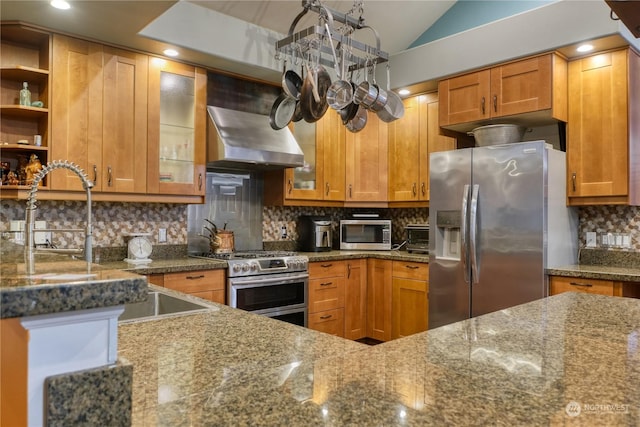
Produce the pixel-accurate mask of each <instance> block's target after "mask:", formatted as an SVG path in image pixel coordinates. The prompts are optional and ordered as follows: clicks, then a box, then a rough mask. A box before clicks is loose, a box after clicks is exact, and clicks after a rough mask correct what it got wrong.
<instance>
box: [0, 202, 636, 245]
mask: <svg viewBox="0 0 640 427" xmlns="http://www.w3.org/2000/svg"><path fill="white" fill-rule="evenodd" d="M0 206H2V209H1V210H0V218H1V219H2V221H1V222H0V232H6V231H8V230H9V227H10V220H22V219H24V215H25V209H24V207H25V202H24V201H15V200H2V201H1V202H0ZM92 209H93V235H94V246H96V247H114V246H124V244H125V243H124V239H123V233H124V232H133V231H136V232H148V233H151V235H152V240H153V241H154V242H156V244H157V237H158V230H159V229H160V228H166V229H167V244H169V245H186V244H187V206H186V205H182V204H160V203H115V202H94V203H93V206H92ZM353 211H354V209H343V208H317V207H274V206H265V207H263V211H262V212H263V227H262V239H263V240H264V241H280V240H295V239H296V238H297V232H296V220H297V218H298V217H299V216H300V215H328V216H329V217H331V219H332V221H333V222H334V232H335V233H334V234H335V235H336V237H337V231H338V222H339V221H340V219H342V218H345V217H347V216H349V215H350V214H351V213H352V212H353ZM373 211H380V213H381V215H383V216H385V217H388V218H390V219H391V220H392V226H393V242H394V243H399V242H401V241H402V240H403V239H404V234H403V233H404V226H405V225H407V224H410V223H424V222H427V221H428V218H429V209H428V208H398V209H379V210H373ZM85 217H86V211H85V203H84V202H70V201H40V202H38V211H37V213H36V219H37V220H45V221H47V226H48V227H49V228H82V227H83V226H84V220H85ZM579 221H580V222H579V230H578V235H579V238H580V244H581V245H582V246H584V242H585V239H586V233H587V232H589V231H595V232H597V233H606V232H611V233H625V234H629V235H630V236H631V248H630V250H631V251H635V252H640V207H637V206H587V207H582V208H580V209H579ZM283 226H284V227H285V229H286V238H285V239H283V238H282V231H283V230H282V227H283ZM83 242H84V237H83V236H82V235H81V234H75V233H54V235H53V236H52V243H53V244H55V245H56V246H58V247H61V248H68V247H81V246H82V244H83Z"/></svg>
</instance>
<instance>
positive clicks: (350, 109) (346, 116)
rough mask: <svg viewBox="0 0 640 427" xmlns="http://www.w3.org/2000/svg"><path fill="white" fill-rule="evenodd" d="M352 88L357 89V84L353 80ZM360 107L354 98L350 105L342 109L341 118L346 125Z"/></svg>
mask: <svg viewBox="0 0 640 427" xmlns="http://www.w3.org/2000/svg"><path fill="white" fill-rule="evenodd" d="M351 89H352V91H355V90H356V84H355V83H353V82H351ZM358 107H359V105H358V104H356V103H354V102H353V100H352V101H351V102H350V103H349V105H347V106H346V107H344V108H343V109H341V110H340V118H341V119H342V124H343V125H346V124H347V123H349V120H351V119H353V117H354V116H355V115H356V113H357V112H358Z"/></svg>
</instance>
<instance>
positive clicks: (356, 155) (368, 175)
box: [345, 114, 388, 203]
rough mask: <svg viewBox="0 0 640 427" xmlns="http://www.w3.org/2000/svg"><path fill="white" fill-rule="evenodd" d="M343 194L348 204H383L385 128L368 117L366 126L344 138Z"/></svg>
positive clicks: (385, 155)
mask: <svg viewBox="0 0 640 427" xmlns="http://www.w3.org/2000/svg"><path fill="white" fill-rule="evenodd" d="M346 144H347V145H346V162H345V164H346V172H345V179H346V181H345V182H346V195H345V203H348V202H386V201H387V194H388V189H387V187H388V150H387V148H388V126H387V124H386V123H385V122H383V121H382V120H380V119H378V117H377V116H376V115H375V114H369V116H368V119H367V126H365V128H364V129H363V130H361V131H360V132H357V133H352V132H347V135H346Z"/></svg>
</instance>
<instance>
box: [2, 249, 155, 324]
mask: <svg viewBox="0 0 640 427" xmlns="http://www.w3.org/2000/svg"><path fill="white" fill-rule="evenodd" d="M53 259H55V261H54V260H53ZM0 277H1V278H2V280H0V318H2V319H4V318H10V317H26V316H34V315H38V314H48V313H60V312H67V311H75V310H83V309H89V308H98V307H110V306H116V305H122V304H126V303H131V302H138V301H144V300H146V299H147V279H146V278H145V277H142V276H139V275H137V274H133V273H130V272H125V271H122V270H119V269H109V268H105V267H103V266H99V265H96V264H89V263H87V262H86V261H76V260H71V259H70V258H69V257H59V258H57V259H56V258H55V257H53V258H52V257H43V258H42V260H38V258H36V263H35V272H34V274H31V275H28V274H26V269H25V264H24V263H20V262H4V261H3V262H2V263H0Z"/></svg>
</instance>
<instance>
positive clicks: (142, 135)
mask: <svg viewBox="0 0 640 427" xmlns="http://www.w3.org/2000/svg"><path fill="white" fill-rule="evenodd" d="M103 73H104V103H103V105H104V111H103V129H102V165H101V171H100V173H99V175H100V176H101V179H102V184H101V188H102V190H103V191H109V192H120V193H122V192H125V193H145V192H146V191H147V75H148V57H147V56H146V55H143V54H139V53H135V52H129V51H125V50H121V49H114V48H111V47H108V46H105V47H104V69H103Z"/></svg>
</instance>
